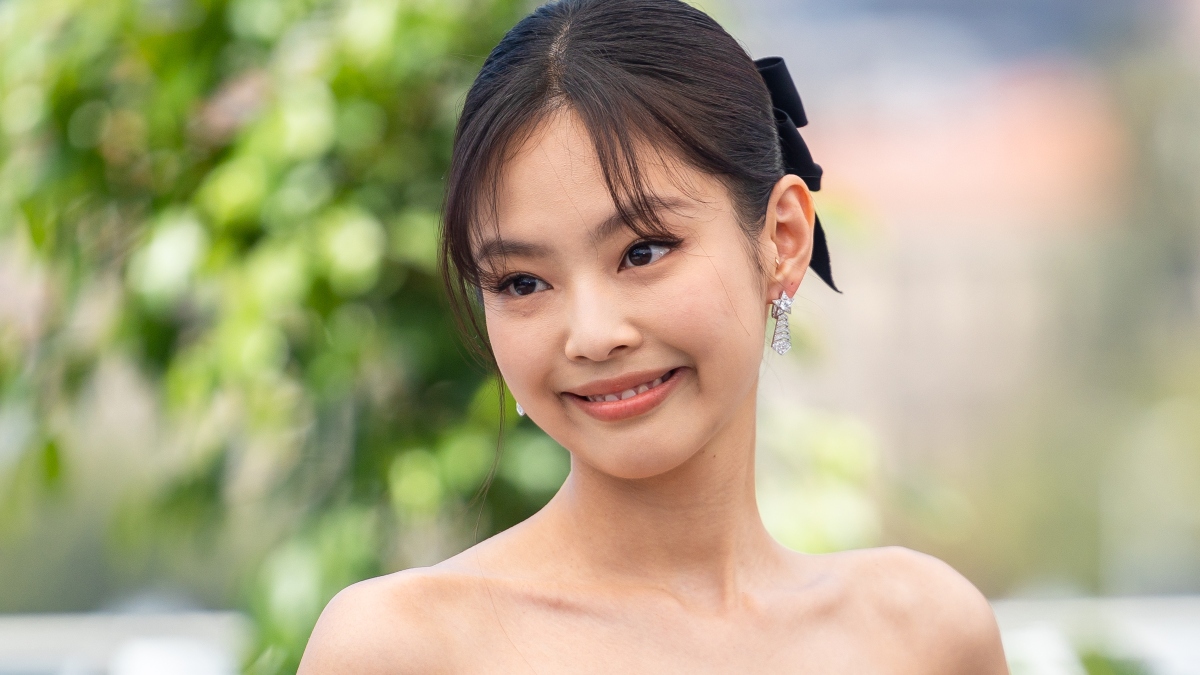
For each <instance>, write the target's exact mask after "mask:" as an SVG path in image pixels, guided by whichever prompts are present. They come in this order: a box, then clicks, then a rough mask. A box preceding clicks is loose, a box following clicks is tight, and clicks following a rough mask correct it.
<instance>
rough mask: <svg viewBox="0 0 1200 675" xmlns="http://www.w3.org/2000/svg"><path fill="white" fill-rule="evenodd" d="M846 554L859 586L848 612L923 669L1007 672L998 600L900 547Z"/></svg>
mask: <svg viewBox="0 0 1200 675" xmlns="http://www.w3.org/2000/svg"><path fill="white" fill-rule="evenodd" d="M843 555H844V556H845V558H844V561H843V562H844V564H845V565H846V570H845V571H846V572H847V580H848V581H849V582H850V583H851V586H852V588H853V589H854V590H852V591H850V592H848V599H851V601H850V602H849V603H847V605H848V609H849V611H851V612H852V613H853V614H855V615H856V617H857V619H858V620H861V621H862V622H863V623H864V624H866V625H873V626H875V628H876V629H877V630H880V631H882V633H884V634H888V635H891V636H893V638H894V639H895V640H896V641H897V643H898V644H900V645H902V646H903V651H904V652H905V653H908V654H911V655H912V656H913V657H914V659H915V660H916V662H917V663H919V664H920V666H919V672H922V673H931V674H932V673H937V674H941V673H945V674H946V675H959V674H962V675H966V674H968V673H970V674H972V675H993V674H994V675H1004V674H1006V673H1008V669H1007V666H1006V665H1005V661H1004V651H1003V648H1002V646H1001V643H1000V630H999V628H998V627H997V625H996V617H995V614H994V613H993V612H992V608H991V605H990V604H989V603H988V601H987V599H986V598H985V597H984V596H983V594H982V593H980V592H979V589H977V588H975V586H974V585H973V584H972V583H971V582H970V581H968V580H967V579H966V578H965V577H964V576H962V575H961V574H959V573H958V572H957V571H955V570H954V568H952V567H950V566H949V565H947V564H946V563H944V562H942V561H941V560H938V559H937V558H934V557H933V556H929V555H925V554H923V553H918V552H916V551H913V550H910V549H906V548H901V547H886V548H877V549H868V550H863V551H855V552H850V553H847V554H843Z"/></svg>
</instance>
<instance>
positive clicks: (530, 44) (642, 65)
mask: <svg viewBox="0 0 1200 675" xmlns="http://www.w3.org/2000/svg"><path fill="white" fill-rule="evenodd" d="M563 108H569V109H570V110H572V111H573V112H574V113H575V114H576V115H578V117H579V119H580V120H581V122H582V123H583V125H584V126H585V127H586V128H587V130H588V133H589V134H590V137H591V140H592V143H593V144H594V146H595V148H596V153H597V155H598V157H599V162H600V167H601V171H602V173H603V176H604V180H605V182H606V184H607V188H608V190H609V193H610V194H611V195H612V198H613V202H614V204H615V205H616V208H617V210H618V212H619V214H620V215H621V217H622V219H623V220H624V221H625V223H626V225H627V226H628V227H630V228H631V229H633V230H634V231H635V232H637V233H639V234H640V235H643V236H651V235H654V234H657V233H661V228H660V226H659V221H658V219H657V217H656V215H655V214H656V210H655V206H656V205H655V204H654V203H652V199H651V197H650V195H649V193H648V190H647V188H646V185H645V182H644V179H643V172H642V171H641V170H640V168H639V165H638V159H639V150H641V151H642V152H643V153H644V150H645V148H651V149H652V150H653V151H656V152H659V153H662V154H666V155H670V156H672V157H674V158H677V159H679V160H682V161H683V162H685V163H686V164H687V165H689V166H691V167H693V168H694V169H696V170H698V171H701V172H703V173H706V174H709V175H712V176H715V177H717V178H719V179H720V180H721V181H722V182H723V183H724V184H725V186H726V188H727V189H728V190H729V194H730V196H731V198H732V200H733V203H734V206H735V208H736V209H737V212H738V215H739V218H740V220H741V222H742V227H743V229H744V230H745V233H746V234H747V236H748V237H749V240H750V241H753V240H754V238H755V237H757V235H758V233H759V232H760V231H761V228H762V224H763V218H764V216H765V214H766V208H767V203H768V201H769V199H770V195H771V190H772V189H773V188H774V186H775V184H776V183H777V182H778V181H779V179H780V178H782V177H783V175H784V168H783V163H782V159H781V157H780V148H779V137H778V135H777V133H776V130H775V119H774V116H773V113H772V107H771V98H770V95H769V93H768V91H767V88H766V86H765V85H764V84H763V81H762V79H761V78H760V77H759V75H758V72H757V71H756V69H755V66H754V62H753V61H751V59H750V56H749V55H747V54H746V51H745V50H744V49H743V48H742V47H741V45H739V44H738V42H737V41H736V40H734V39H733V37H732V36H730V35H729V34H728V33H727V32H725V30H724V29H722V28H721V26H720V25H718V24H717V22H716V21H714V20H713V19H712V18H711V17H709V16H708V15H707V14H705V13H704V12H702V11H700V10H698V9H696V8H694V7H691V6H689V5H687V4H685V3H683V2H680V1H679V0H558V1H557V2H551V3H548V4H546V5H543V6H541V7H539V8H538V9H536V10H534V11H533V13H531V14H530V15H529V16H527V17H525V18H524V19H522V20H521V22H520V23H518V24H517V25H516V26H514V27H513V29H512V30H510V31H509V32H508V34H507V35H505V36H504V39H503V40H501V41H500V44H499V45H497V46H496V48H495V49H494V50H492V53H491V54H490V55H489V56H488V58H487V60H486V61H485V62H484V64H483V69H482V70H481V71H480V73H479V76H478V77H477V78H476V79H475V83H474V84H473V85H472V86H471V89H470V91H469V92H468V93H467V98H466V103H465V105H464V106H463V111H462V116H461V117H460V118H459V121H458V128H457V131H456V134H455V140H454V152H453V155H452V158H451V164H450V172H449V176H448V181H447V186H446V201H445V206H444V212H443V231H442V242H441V269H442V274H443V278H444V279H445V282H446V285H447V289H448V291H449V294H450V298H451V302H452V305H453V308H454V310H455V316H456V317H457V318H458V320H459V322H460V325H461V326H462V327H463V328H464V329H465V330H466V331H468V332H469V333H471V334H472V337H476V338H478V340H479V342H478V343H477V345H480V346H483V348H484V349H485V350H486V351H485V353H484V356H485V357H490V356H491V355H490V346H489V345H488V342H487V335H486V331H485V330H484V329H483V326H482V324H481V320H480V317H479V313H478V311H477V308H476V307H475V306H474V302H475V299H476V298H477V297H478V292H479V288H480V286H481V282H482V280H483V277H484V270H482V269H481V268H480V265H479V263H478V261H477V260H476V259H475V256H474V254H473V251H472V242H473V238H474V235H475V233H476V232H477V231H478V228H479V227H480V226H481V223H482V222H484V220H485V219H484V218H483V216H484V215H485V214H486V212H487V210H488V209H492V210H493V213H494V208H495V205H496V193H497V189H498V188H497V185H498V182H499V176H500V172H501V170H502V166H503V163H504V162H505V161H506V160H507V159H508V158H509V157H511V155H512V153H513V152H514V151H515V149H516V148H518V147H519V146H520V145H521V143H522V142H524V140H525V139H527V138H528V137H529V135H530V134H531V133H532V132H533V130H534V129H535V128H536V126H537V124H538V123H539V122H541V121H542V120H544V119H545V118H546V117H547V116H548V115H550V114H551V113H553V112H555V111H557V110H560V109H563Z"/></svg>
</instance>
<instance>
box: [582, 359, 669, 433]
mask: <svg viewBox="0 0 1200 675" xmlns="http://www.w3.org/2000/svg"><path fill="white" fill-rule="evenodd" d="M686 372H687V369H686V368H673V369H671V370H668V371H666V372H662V371H643V372H639V373H630V374H628V375H625V376H623V377H618V378H613V379H609V380H601V381H597V382H592V383H589V384H588V385H585V386H583V387H580V388H578V389H576V390H575V391H570V392H566V393H565V394H564V395H565V396H566V397H567V398H568V399H569V400H570V401H571V402H572V403H574V404H575V405H577V406H579V408H580V409H581V410H583V412H585V413H587V414H588V415H590V416H592V417H594V418H596V419H598V420H601V421H605V422H613V421H617V420H623V419H628V418H631V417H636V416H638V415H642V414H644V413H647V412H649V411H650V410H653V409H654V408H656V407H657V406H658V405H659V404H660V403H662V402H663V401H664V400H666V398H667V397H668V396H669V395H670V394H671V392H672V391H674V390H675V388H676V387H677V386H678V385H679V382H680V381H681V380H682V379H683V376H684V374H685V373H686Z"/></svg>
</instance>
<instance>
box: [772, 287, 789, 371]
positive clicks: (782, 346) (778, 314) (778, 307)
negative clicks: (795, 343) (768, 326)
mask: <svg viewBox="0 0 1200 675" xmlns="http://www.w3.org/2000/svg"><path fill="white" fill-rule="evenodd" d="M791 313H792V299H791V298H789V297H788V294H787V291H783V292H782V293H781V294H780V295H779V299H778V300H772V301H771V318H773V319H775V332H774V334H772V335H771V348H772V349H774V350H775V352H776V353H778V354H779V355H780V356H783V355H784V354H786V353H787V352H788V350H789V349H791V348H792V332H791V330H790V329H789V327H788V314H791Z"/></svg>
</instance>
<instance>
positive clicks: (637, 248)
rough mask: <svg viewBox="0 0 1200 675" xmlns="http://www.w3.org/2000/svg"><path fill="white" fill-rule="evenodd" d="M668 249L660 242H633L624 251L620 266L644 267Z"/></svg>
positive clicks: (668, 248)
mask: <svg viewBox="0 0 1200 675" xmlns="http://www.w3.org/2000/svg"><path fill="white" fill-rule="evenodd" d="M670 250H671V248H670V247H669V246H663V245H662V244H651V243H649V242H642V243H640V244H634V245H633V246H631V247H630V248H629V250H628V251H626V253H625V259H624V260H622V261H621V267H644V266H646V265H649V264H650V263H652V262H657V261H658V260H659V259H660V258H662V257H663V256H664V255H666V254H667V252H668V251H670Z"/></svg>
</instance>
